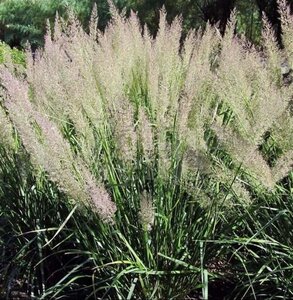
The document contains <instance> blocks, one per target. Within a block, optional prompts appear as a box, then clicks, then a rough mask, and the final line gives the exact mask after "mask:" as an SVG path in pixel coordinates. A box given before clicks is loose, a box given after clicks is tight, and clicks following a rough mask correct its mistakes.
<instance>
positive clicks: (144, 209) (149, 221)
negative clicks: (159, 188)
mask: <svg viewBox="0 0 293 300" xmlns="http://www.w3.org/2000/svg"><path fill="white" fill-rule="evenodd" d="M139 215H140V219H141V222H142V224H143V226H145V228H146V229H147V231H151V229H152V227H153V225H154V222H155V209H154V206H153V203H152V198H151V196H150V195H149V194H148V193H147V192H146V191H145V190H144V191H143V193H142V194H141V198H140V213H139Z"/></svg>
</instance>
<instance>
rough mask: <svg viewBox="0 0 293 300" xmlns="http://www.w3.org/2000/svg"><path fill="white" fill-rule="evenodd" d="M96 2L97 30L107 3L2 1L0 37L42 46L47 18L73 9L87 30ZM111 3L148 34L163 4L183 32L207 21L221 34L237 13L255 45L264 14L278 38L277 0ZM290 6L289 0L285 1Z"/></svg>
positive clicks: (15, 43)
mask: <svg viewBox="0 0 293 300" xmlns="http://www.w3.org/2000/svg"><path fill="white" fill-rule="evenodd" d="M95 2H97V6H98V12H99V28H100V29H104V28H105V26H106V24H107V22H108V20H109V17H110V14H109V6H108V3H107V0H100V1H95V0H80V1H78V0H36V1H31V0H2V1H1V3H0V38H1V39H2V40H3V41H5V42H6V43H8V44H10V45H11V46H22V47H23V46H24V45H25V43H26V41H27V40H28V41H29V42H30V43H31V45H32V46H33V47H37V46H39V45H43V42H44V41H43V36H44V33H45V28H46V19H49V20H50V21H51V23H52V22H53V20H54V18H55V15H56V12H57V11H58V13H59V15H61V16H64V17H66V14H67V13H66V12H67V9H68V8H70V9H72V10H73V11H74V12H75V14H76V15H77V16H78V17H79V20H80V21H81V22H82V24H83V25H84V28H87V26H88V21H89V18H90V13H91V10H92V8H93V4H94V3H95ZM113 2H114V4H115V5H116V6H117V7H118V8H119V9H120V10H123V9H125V10H126V11H127V12H129V11H130V10H134V11H137V12H138V15H139V18H140V20H141V22H142V23H143V24H144V23H145V24H147V25H148V27H149V29H150V31H151V33H152V34H155V33H156V31H157V29H158V20H159V9H160V8H161V7H162V6H163V5H164V6H165V9H166V11H167V12H168V17H167V18H168V21H169V22H171V20H173V19H174V17H175V16H177V15H182V18H183V31H184V33H187V31H188V30H189V29H191V28H195V29H198V28H199V27H204V26H205V24H206V22H207V21H209V22H210V23H211V24H218V27H219V28H220V31H221V32H222V33H223V32H224V30H225V26H226V23H227V20H228V17H229V15H230V13H231V11H232V10H233V9H234V8H236V9H237V11H238V19H237V20H238V24H237V27H236V30H237V32H238V33H240V34H245V35H246V36H247V37H248V38H249V39H250V40H252V41H253V42H256V43H258V42H259V40H260V32H261V16H262V14H263V13H265V14H266V15H267V17H268V19H269V21H270V23H271V24H273V26H274V28H275V30H276V32H277V35H278V37H280V22H279V20H278V17H279V14H278V11H277V1H276V0H247V1H246V0H200V1H186V0H176V1H173V0H160V1H157V0H114V1H113ZM287 3H288V4H291V5H293V2H292V0H287Z"/></svg>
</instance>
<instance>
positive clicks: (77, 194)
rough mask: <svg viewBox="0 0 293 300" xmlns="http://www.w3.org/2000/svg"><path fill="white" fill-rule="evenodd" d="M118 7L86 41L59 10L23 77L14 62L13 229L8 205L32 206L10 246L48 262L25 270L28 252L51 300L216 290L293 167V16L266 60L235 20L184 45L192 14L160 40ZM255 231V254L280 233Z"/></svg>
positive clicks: (33, 283) (9, 189)
mask: <svg viewBox="0 0 293 300" xmlns="http://www.w3.org/2000/svg"><path fill="white" fill-rule="evenodd" d="M111 13H112V20H111V22H110V23H109V25H108V27H107V28H106V29H105V32H100V31H98V30H97V24H96V21H97V12H96V10H95V9H94V10H93V15H92V19H91V23H90V31H89V34H87V33H86V32H85V31H84V30H83V29H82V27H81V25H80V24H79V21H78V20H77V19H76V18H75V16H74V15H73V14H71V13H69V19H68V21H67V22H65V21H64V20H62V19H61V18H59V17H58V15H57V16H56V20H55V25H54V28H50V26H49V24H48V30H47V34H46V36H45V45H44V48H43V49H38V50H37V51H36V52H34V53H33V52H32V51H31V50H30V49H29V47H28V49H27V53H26V54H27V59H26V67H27V69H26V72H25V73H16V72H13V70H10V69H9V68H7V67H5V66H2V67H1V71H0V80H1V85H2V89H1V100H0V101H1V102H0V125H2V126H1V128H0V137H1V138H3V142H2V140H1V142H0V143H1V147H0V150H1V151H2V150H3V149H6V148H8V147H10V149H12V150H11V151H12V152H13V151H14V152H13V154H9V152H8V151H3V154H2V156H1V160H2V165H1V166H0V172H1V176H0V180H2V182H3V183H4V181H5V180H8V183H5V185H4V184H3V188H2V190H1V195H2V196H1V197H2V199H4V200H5V201H4V200H3V203H4V204H3V207H4V206H5V211H6V212H5V214H4V216H5V220H7V221H6V222H7V227H8V228H10V230H11V232H13V226H11V224H13V216H14V214H13V213H11V211H9V210H7V207H9V205H10V204H9V201H8V200H7V199H10V198H11V199H14V200H15V201H14V202H15V204H16V206H17V205H19V207H18V208H21V207H22V206H23V205H24V203H25V205H26V206H27V207H29V208H31V213H30V214H28V217H27V218H28V220H27V223H25V225H22V226H23V227H20V228H21V230H23V232H21V230H20V232H17V234H16V233H14V234H15V236H16V237H17V238H16V239H11V240H9V241H10V242H11V243H13V245H14V247H15V248H16V249H20V250H19V252H18V253H24V254H23V255H24V257H28V256H29V255H28V253H34V254H35V255H34V256H33V259H32V261H33V262H31V261H30V262H29V263H28V266H33V267H32V268H25V267H23V264H22V262H21V259H20V257H21V255H18V253H15V257H16V258H18V260H17V259H16V263H15V264H16V265H15V268H16V269H17V270H18V272H20V273H22V274H23V276H22V280H23V282H24V287H23V288H24V289H26V291H27V292H30V293H31V294H33V293H35V294H37V296H38V297H39V298H40V299H48V298H52V299H53V298H56V297H63V296H65V295H66V296H68V295H70V296H71V295H73V294H74V293H78V292H80V291H82V293H83V294H82V297H84V299H86V298H88V299H101V298H102V299H132V298H133V299H184V297H186V296H187V295H188V294H189V293H190V292H191V291H192V290H199V289H202V291H201V293H202V294H203V295H206V294H207V286H208V283H209V282H208V280H210V282H211V283H212V282H213V281H215V280H216V279H217V278H218V277H220V276H224V275H225V274H226V273H225V272H224V271H223V269H222V268H221V267H219V268H218V269H217V268H216V270H215V268H214V267H213V265H214V261H215V257H220V260H221V261H220V263H222V262H223V264H222V265H225V266H228V269H230V270H233V266H231V265H230V261H229V260H228V259H227V257H228V256H229V255H230V256H232V257H237V258H239V259H240V260H241V259H242V261H243V259H244V254H245V253H244V252H241V253H240V254H239V255H236V254H237V253H234V252H233V251H234V250H233V247H230V246H227V249H229V251H230V252H229V251H228V250H227V251H226V252H225V251H224V250H223V248H224V246H223V245H224V244H225V243H226V244H227V245H232V246H233V244H235V245H237V247H238V245H239V244H241V243H242V240H241V237H240V238H238V236H237V234H238V232H237V233H235V232H234V229H235V228H238V229H239V230H240V232H245V230H244V229H243V228H242V225H243V224H244V223H245V222H244V221H243V219H241V216H242V217H243V216H244V215H245V216H246V217H247V218H250V219H251V216H252V215H253V214H252V212H253V209H255V207H258V208H261V207H262V204H263V203H262V202H261V200H260V199H261V197H264V198H265V196H266V195H272V194H274V193H276V195H277V193H278V192H279V189H280V181H281V180H284V178H285V180H289V177H288V174H290V172H291V171H292V168H291V166H292V157H293V156H292V153H293V152H292V143H291V142H290V141H291V135H292V132H293V130H291V129H293V128H292V124H291V123H292V114H291V111H290V105H291V104H290V100H291V96H292V87H291V86H290V85H289V86H288V85H284V84H283V83H282V78H280V77H281V76H282V74H281V73H278V64H279V63H281V61H280V62H279V60H281V59H282V58H283V57H287V56H288V58H287V59H288V62H289V64H291V63H292V62H291V57H290V53H291V52H290V51H293V50H292V49H291V48H292V45H291V43H290V41H289V39H290V35H289V33H288V32H290V30H291V31H292V30H293V27H292V24H291V22H292V19H291V16H289V15H288V14H286V13H283V14H282V22H283V26H284V33H285V35H284V40H285V42H284V45H286V47H287V48H286V47H285V50H282V51H281V50H279V49H278V48H277V47H276V44H275V39H274V36H273V33H272V31H271V30H270V28H269V25H268V24H267V26H265V30H264V34H263V39H264V53H260V51H258V50H257V49H255V48H254V47H253V46H251V45H249V44H247V43H246V42H245V41H244V40H243V39H241V38H236V37H235V36H234V27H235V15H232V16H231V21H230V23H229V25H228V28H227V31H226V34H225V35H224V36H223V37H222V36H221V35H220V34H219V32H218V30H217V29H216V28H214V27H212V26H210V25H207V27H206V29H205V30H204V31H199V32H194V31H191V32H189V34H188V35H187V36H186V38H185V40H184V41H181V31H182V27H181V20H180V18H176V19H175V20H174V21H173V22H172V24H168V23H167V21H166V12H165V11H164V10H162V11H161V12H160V26H159V31H158V33H157V35H156V37H155V38H153V37H152V36H151V35H150V34H149V32H148V28H146V27H144V28H142V27H141V26H140V23H139V20H138V18H137V16H136V14H135V13H131V15H130V16H129V17H128V18H126V17H125V16H124V15H121V14H119V13H118V12H117V10H116V9H115V7H114V6H113V5H111ZM291 27H292V28H291ZM290 28H291V29H290ZM290 49H291V50H290ZM286 51H287V52H286ZM290 130H291V131H290ZM271 144H274V147H273V148H271V147H270V145H271ZM11 145H14V146H11ZM272 149H273V150H272ZM274 149H278V151H274ZM0 153H2V152H0ZM7 156H8V159H6V157H7ZM17 160H21V161H22V162H23V163H24V161H25V164H24V165H25V166H27V169H28V170H27V175H21V176H20V174H18V169H17V164H16V163H15V162H16V161H17ZM9 170H10V172H9ZM9 173H11V174H16V175H17V176H11V175H10V176H8V174H9ZM23 176H24V177H25V176H27V178H28V179H25V178H24V177H23ZM14 178H18V179H17V180H15V179H14ZM15 191H17V192H16V194H15V193H14V192H15ZM18 191H19V194H17V193H18ZM20 191H21V192H20ZM258 197H260V198H258ZM277 198H278V197H277ZM278 200H279V198H278ZM36 201H38V202H37V203H36ZM42 201H44V202H45V203H46V205H45V204H44V205H45V206H46V208H48V210H47V209H46V210H44V209H43V208H42V207H41V205H39V204H40V203H41V202H42ZM279 203H281V202H279ZM266 204H267V203H266ZM285 210H286V209H285V208H284V211H285ZM59 211H60V212H59ZM273 212H274V210H272V211H269V212H268V214H267V216H268V218H272V219H274V215H273ZM51 213H53V214H54V217H52V219H50V214H51ZM284 214H285V213H284ZM15 215H16V216H17V218H19V219H20V220H21V209H19V210H17V213H15ZM39 215H41V216H43V218H41V217H39ZM237 215H239V219H237V218H236V216H237ZM278 216H279V215H277V217H278ZM280 216H281V215H280ZM282 216H283V215H282ZM229 220H233V221H234V222H235V226H230V225H231V224H230V223H229ZM258 221H259V223H258V224H254V225H255V226H252V225H251V224H249V226H248V227H249V228H254V229H253V230H256V231H257V233H255V231H253V232H249V234H251V235H252V238H251V240H249V238H247V240H245V242H243V243H244V244H245V247H244V246H243V247H242V248H245V249H248V248H246V246H247V247H248V246H250V245H252V247H254V246H255V244H257V242H259V241H256V240H255V237H256V236H257V235H258V234H259V232H260V231H261V230H263V229H264V228H263V226H264V227H265V228H267V227H270V225H271V224H272V223H273V221H272V220H271V219H269V220H268V221H267V223H266V222H263V220H258ZM248 223H249V222H247V224H248ZM228 225H229V226H230V227H232V228H228V227H229V226H228ZM266 226H267V227H266ZM248 227H247V228H248ZM270 228H271V227H270ZM52 232H53V233H52ZM27 236H28V237H27ZM231 237H235V240H232V241H231ZM262 237H263V240H262V242H263V243H265V242H267V240H266V241H265V242H264V240H265V239H268V236H267V235H266V234H263V235H262ZM220 238H221V239H222V240H220ZM26 239H27V240H26ZM25 241H26V242H25ZM27 241H28V242H27ZM247 241H248V242H247ZM250 242H251V243H250ZM22 243H27V247H24V246H23V245H22ZM282 243H284V241H282ZM274 245H275V244H274ZM274 245H273V246H274ZM3 247H4V248H5V247H6V246H3ZM235 247H236V246H235ZM240 248H241V246H240ZM242 248H241V249H242ZM27 249H29V250H27ZM231 249H232V250H231ZM249 250H250V249H248V251H249ZM275 250H276V249H274V251H275ZM223 251H224V254H223ZM237 251H238V250H237ZM274 251H273V253H274V255H275V253H276V252H274ZM276 251H277V250H276ZM231 252H233V254H231ZM250 253H251V252H250ZM256 255H258V254H256ZM52 257H54V259H55V258H56V260H55V261H53V260H52ZM56 261H57V263H56ZM46 262H48V263H47V264H46ZM56 264H57V266H56ZM219 265H221V264H219ZM10 268H11V267H10V265H9V264H7V266H6V267H5V272H6V273H7V274H8V273H9V272H10V273H11V274H15V273H13V272H12V271H11V269H10ZM54 268H56V269H54ZM6 273H5V274H6ZM31 273H33V274H34V275H31ZM237 274H238V273H237ZM34 276H36V277H37V278H38V280H35V278H34ZM248 277H249V276H248ZM237 278H238V279H239V278H240V279H239V281H241V280H246V279H247V276H246V277H245V276H243V277H241V276H240V275H239V276H238V277H237ZM243 278H244V279H243ZM268 278H269V277H268ZM268 280H270V279H268ZM255 281H257V278H256V279H255ZM280 282H287V281H280ZM9 284H11V281H9V280H8V281H7V287H9ZM282 284H283V283H282Z"/></svg>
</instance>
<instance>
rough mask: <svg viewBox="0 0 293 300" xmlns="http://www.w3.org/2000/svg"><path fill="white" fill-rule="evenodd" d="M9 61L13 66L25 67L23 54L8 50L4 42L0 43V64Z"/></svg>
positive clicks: (16, 50)
mask: <svg viewBox="0 0 293 300" xmlns="http://www.w3.org/2000/svg"><path fill="white" fill-rule="evenodd" d="M7 60H11V62H12V63H13V64H16V65H22V66H25V53H24V52H23V51H21V50H18V49H16V48H12V49H11V48H10V47H9V45H7V44H5V43H4V42H1V43H0V64H3V63H5V62H6V61H7Z"/></svg>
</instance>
